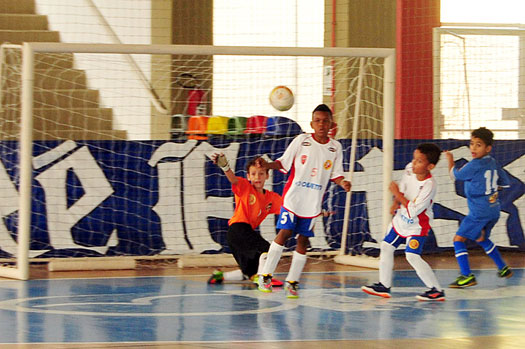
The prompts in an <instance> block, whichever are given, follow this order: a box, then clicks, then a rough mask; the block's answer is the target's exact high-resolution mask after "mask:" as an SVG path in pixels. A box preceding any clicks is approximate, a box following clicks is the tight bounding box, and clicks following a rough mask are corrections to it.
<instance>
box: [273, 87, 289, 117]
mask: <svg viewBox="0 0 525 349" xmlns="http://www.w3.org/2000/svg"><path fill="white" fill-rule="evenodd" d="M293 103H294V97H293V92H292V90H290V89H289V88H288V87H286V86H276V87H274V89H273V90H272V92H270V104H271V105H272V107H274V108H275V109H277V110H279V111H287V110H289V109H290V108H291V107H292V106H293Z"/></svg>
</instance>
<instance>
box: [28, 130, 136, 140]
mask: <svg viewBox="0 0 525 349" xmlns="http://www.w3.org/2000/svg"><path fill="white" fill-rule="evenodd" d="M126 138H127V132H126V131H124V130H94V131H91V130H88V131H86V130H79V131H75V130H55V131H49V132H43V131H34V132H33V140H53V139H71V140H97V141H98V140H126Z"/></svg>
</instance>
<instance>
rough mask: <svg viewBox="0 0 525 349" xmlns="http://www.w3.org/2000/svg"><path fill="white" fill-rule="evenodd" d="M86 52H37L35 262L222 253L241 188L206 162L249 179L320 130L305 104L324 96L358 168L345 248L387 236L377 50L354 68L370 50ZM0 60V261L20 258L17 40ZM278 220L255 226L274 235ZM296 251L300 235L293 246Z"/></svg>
mask: <svg viewBox="0 0 525 349" xmlns="http://www.w3.org/2000/svg"><path fill="white" fill-rule="evenodd" d="M66 46H67V45H65V46H64V47H66ZM109 46H111V48H110V49H108V47H109ZM109 46H103V45H102V47H104V50H109V51H111V52H119V51H118V49H119V47H126V46H125V45H120V46H118V45H109ZM114 46H115V47H114ZM117 46H118V47H117ZM148 48H149V49H150V51H148ZM157 48H158V47H157ZM163 49H166V48H165V47H163ZM39 50H42V51H45V50H44V49H43V48H42V45H41V47H40V48H39ZM86 50H87V49H86V47H84V46H82V47H80V48H78V52H74V49H71V48H67V49H64V50H63V52H61V48H60V45H59V44H55V46H54V47H53V52H52V53H50V52H37V53H36V54H35V60H34V64H33V66H32V69H33V70H34V74H33V76H34V80H33V84H34V89H33V93H32V102H31V105H32V108H33V127H32V135H33V141H32V147H33V158H32V171H33V175H32V188H31V198H30V202H31V232H30V244H29V257H30V258H32V259H33V260H39V259H42V260H44V259H48V258H59V257H60V258H62V257H63V258H74V257H104V256H105V257H107V256H138V257H158V258H164V257H166V258H178V257H180V256H184V255H202V254H205V255H212V254H213V255H215V254H224V253H228V252H229V247H228V245H227V243H226V231H227V227H228V225H227V222H228V219H229V218H230V217H231V216H232V214H233V210H234V200H233V193H232V191H231V185H230V184H229V182H228V181H227V179H226V177H225V176H224V174H223V173H222V171H221V170H220V169H219V168H218V167H216V166H215V165H213V163H212V162H211V160H210V156H211V154H213V153H216V152H223V153H225V154H226V156H227V157H228V158H229V159H230V164H231V166H232V168H233V169H234V172H235V174H236V175H237V176H241V177H245V176H246V169H245V167H246V164H247V162H248V161H250V160H251V159H253V158H254V157H256V156H263V155H265V156H267V157H269V158H270V159H272V160H275V159H276V158H278V157H279V156H281V155H282V154H283V152H284V150H285V149H286V147H287V145H288V144H289V143H290V142H291V141H292V139H293V138H294V137H295V136H296V135H298V134H299V133H302V132H311V128H310V125H309V123H310V119H311V115H312V110H313V109H314V108H315V107H316V106H317V105H318V104H321V103H326V104H327V105H329V106H330V107H331V108H332V109H333V111H334V117H335V121H336V122H337V127H336V128H335V129H334V130H333V131H332V134H333V137H335V138H337V139H339V140H340V141H341V143H342V144H343V148H344V170H345V171H347V173H349V172H350V168H351V167H353V169H354V171H355V173H354V174H353V177H354V178H353V188H352V193H351V194H350V195H351V196H352V199H351V201H350V202H351V207H349V208H348V209H349V210H350V211H349V212H350V216H349V221H348V222H349V224H348V228H347V229H348V232H349V237H348V239H347V245H346V249H345V252H350V253H356V252H357V253H361V252H362V246H363V243H364V242H365V241H367V240H368V241H371V240H373V239H372V238H371V235H370V232H371V231H374V230H375V231H376V232H377V233H379V232H380V231H381V224H382V210H381V207H382V203H381V202H382V190H381V188H382V181H383V179H382V176H383V170H382V151H381V149H382V132H383V122H382V120H383V112H384V105H383V104H384V98H383V94H384V92H383V88H384V87H383V86H384V71H385V69H384V62H385V59H384V57H385V55H384V52H383V51H381V50H379V51H378V52H379V53H380V55H378V56H377V57H374V56H372V55H370V56H368V57H366V58H363V59H360V57H361V56H363V55H362V54H361V53H360V54H359V55H356V56H352V55H348V56H338V55H340V54H339V53H338V55H334V56H330V55H328V54H327V55H323V54H317V55H313V54H312V53H308V55H300V54H297V55H292V54H290V53H289V51H286V50H285V49H283V53H282V54H275V55H257V54H255V53H248V54H243V55H241V54H236V55H234V54H232V55H225V54H220V55H217V54H215V55H214V54H213V51H210V52H209V53H200V54H187V53H186V52H183V53H184V54H178V53H177V52H176V47H170V50H174V51H173V52H171V51H169V50H168V51H169V53H158V50H155V46H150V47H148V46H140V47H138V48H137V52H134V51H132V50H131V49H130V48H129V47H126V50H125V51H124V52H121V53H111V54H109V53H82V52H85V51H86ZM130 50H131V51H130ZM369 51H371V52H373V51H374V50H373V49H371V50H369ZM1 63H2V75H1V93H2V95H1V96H2V98H1V103H2V104H1V112H2V114H1V115H2V118H1V121H2V124H1V125H2V127H1V130H0V132H1V133H0V139H1V143H0V144H1V148H0V149H1V154H0V156H1V160H2V162H1V164H0V166H1V167H2V168H0V175H1V176H2V178H1V183H2V184H1V190H2V198H3V200H2V202H3V204H2V205H1V207H2V218H3V222H2V224H0V227H1V228H0V229H1V230H0V248H1V250H0V252H1V253H2V255H1V256H2V257H3V258H4V259H5V260H6V261H7V262H9V261H10V260H11V259H16V256H17V250H16V246H17V244H16V240H17V212H18V211H17V210H18V202H19V193H18V164H19V159H18V154H19V150H18V147H19V141H20V116H21V106H22V104H23V103H22V101H21V92H20V91H21V86H22V66H23V62H22V55H21V49H20V47H16V46H4V47H3V48H2V62H1ZM278 85H285V86H287V87H288V88H290V89H291V90H292V91H293V94H294V98H295V103H294V105H293V106H292V108H291V109H290V110H288V111H278V110H276V109H275V108H273V107H272V105H270V103H269V93H270V91H271V90H272V89H273V88H274V87H275V86H278ZM356 101H357V102H356ZM25 103H27V102H25ZM356 112H357V113H359V117H358V118H357V119H354V117H355V113H356ZM354 120H355V122H357V124H358V125H357V133H356V134H355V135H352V128H353V123H354ZM352 138H356V139H357V142H356V143H355V146H354V148H355V149H354V150H355V159H356V161H355V164H353V165H351V164H350V155H351V147H352ZM286 179H287V178H286V176H284V175H283V174H281V173H278V172H274V173H272V174H271V176H270V179H269V180H268V181H267V182H266V188H267V189H269V190H273V191H276V192H278V193H282V190H283V188H284V184H285V182H286ZM345 202H346V193H345V192H344V191H343V190H342V189H341V188H339V187H337V186H336V185H331V186H330V187H329V188H328V190H327V193H326V197H325V200H324V203H323V209H324V211H325V212H326V214H325V215H324V216H322V217H319V218H318V219H317V221H316V225H315V238H312V239H311V248H310V252H323V253H325V252H326V251H332V252H333V251H338V250H339V249H340V248H341V237H342V233H343V218H344V215H345ZM305 204H308V203H305ZM275 219H276V217H273V216H272V217H268V218H267V219H266V220H265V221H264V223H263V224H262V225H261V226H260V228H259V229H260V232H261V234H262V235H263V236H264V237H265V238H266V239H267V240H269V241H271V240H273V238H274V237H275V234H276V229H275ZM294 245H295V240H293V239H292V240H291V241H289V243H288V245H287V248H289V249H292V248H293V247H294ZM211 264H212V265H213V262H211Z"/></svg>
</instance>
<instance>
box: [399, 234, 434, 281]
mask: <svg viewBox="0 0 525 349" xmlns="http://www.w3.org/2000/svg"><path fill="white" fill-rule="evenodd" d="M425 240H426V237H425V236H420V237H411V238H409V239H408V240H407V246H406V248H405V257H406V259H407V261H408V263H409V264H410V265H411V266H412V268H414V270H415V271H416V274H417V276H419V278H420V279H421V281H423V283H424V284H425V286H426V287H428V288H436V289H437V290H441V286H440V285H439V282H438V280H437V278H436V275H435V274H434V271H433V270H432V268H431V267H430V265H428V263H427V262H425V261H424V260H423V258H421V252H422V251H423V245H424V244H425Z"/></svg>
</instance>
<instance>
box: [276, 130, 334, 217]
mask: <svg viewBox="0 0 525 349" xmlns="http://www.w3.org/2000/svg"><path fill="white" fill-rule="evenodd" d="M276 161H279V162H280V163H281V165H282V167H283V168H282V170H281V172H283V173H288V174H289V176H288V181H287V182H286V185H285V187H284V190H283V207H284V208H285V209H287V210H288V211H290V212H292V213H293V214H295V215H296V216H298V217H302V218H313V217H316V216H318V215H319V214H320V213H321V205H322V203H323V196H324V193H325V192H326V188H327V187H328V183H329V181H330V180H336V179H337V178H340V177H344V173H343V147H342V145H341V143H339V141H337V140H335V139H332V138H330V139H329V141H328V142H327V143H326V144H321V143H319V142H317V141H316V140H315V138H314V136H313V134H300V135H299V136H297V137H295V139H294V140H293V141H292V143H290V145H289V146H288V147H287V148H286V151H285V152H284V154H283V155H282V156H281V157H280V158H278V159H277V160H276Z"/></svg>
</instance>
